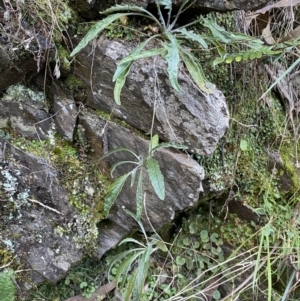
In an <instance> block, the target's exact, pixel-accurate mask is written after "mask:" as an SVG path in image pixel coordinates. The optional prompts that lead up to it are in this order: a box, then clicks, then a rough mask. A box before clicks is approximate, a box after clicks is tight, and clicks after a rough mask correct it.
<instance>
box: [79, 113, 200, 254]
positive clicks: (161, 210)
mask: <svg viewBox="0 0 300 301" xmlns="http://www.w3.org/2000/svg"><path fill="white" fill-rule="evenodd" d="M80 123H81V124H82V125H83V127H84V128H85V130H86V134H87V136H88V137H89V141H90V143H91V146H92V148H93V149H95V150H97V151H98V152H99V154H100V153H101V152H102V154H104V153H106V152H108V151H110V150H113V149H116V148H119V147H126V148H128V149H130V150H132V151H134V152H135V153H136V154H138V155H139V156H141V157H143V158H146V156H147V152H148V149H149V141H148V140H146V139H143V138H141V137H139V136H137V135H135V134H134V133H133V132H132V131H131V130H130V129H127V128H124V127H122V126H120V125H117V124H115V123H113V122H109V121H106V120H104V119H102V118H101V117H96V116H95V115H93V114H90V113H86V114H85V115H84V116H81V117H80ZM155 158H156V159H157V161H158V162H159V166H160V169H161V171H162V174H163V176H164V182H165V189H166V198H165V200H164V201H161V200H159V198H158V197H157V196H156V194H155V192H154V190H153V188H152V186H151V184H150V182H149V179H148V176H147V173H146V172H144V173H143V187H144V196H145V208H144V211H146V212H147V216H146V215H145V214H143V215H142V219H141V220H142V222H143V224H144V226H145V229H146V231H153V228H154V229H159V228H160V227H162V226H163V225H164V224H165V223H167V222H169V221H170V220H172V219H173V218H174V216H175V213H176V212H177V211H181V210H183V209H185V208H187V207H189V206H191V205H194V204H195V203H196V202H197V201H198V199H199V193H200V191H201V190H202V185H201V182H202V180H203V179H204V170H203V168H202V167H201V166H200V165H199V164H198V163H197V162H196V161H194V160H192V159H191V158H189V156H188V155H187V154H183V153H181V152H179V151H175V150H172V149H165V148H163V149H161V150H158V151H157V153H156V154H155ZM130 160H132V161H134V156H132V155H131V154H128V152H117V153H114V154H112V155H111V156H109V157H108V158H106V159H105V160H104V164H105V166H103V164H102V168H104V169H105V170H107V169H108V168H109V167H111V166H112V165H113V164H115V163H116V162H122V161H130ZM131 169H132V165H130V164H126V165H121V166H119V167H118V168H117V169H116V171H115V173H114V176H115V177H118V176H121V175H123V174H125V173H127V172H129V171H130V170H131ZM128 182H129V181H128ZM135 199H136V186H135V185H134V186H133V187H131V185H130V183H128V185H125V187H124V188H123V189H122V191H121V193H120V195H119V197H118V199H117V201H116V202H115V205H114V207H113V209H112V210H111V214H110V215H109V220H110V221H111V222H112V223H113V224H115V225H116V226H113V229H115V228H117V229H118V230H117V231H115V230H114V231H111V227H112V226H110V227H108V228H107V230H106V229H105V228H104V229H102V231H101V233H100V247H99V249H98V251H97V254H98V255H99V254H100V255H102V254H103V253H104V251H103V248H104V247H105V246H106V247H107V244H102V237H103V239H104V241H109V240H111V241H114V242H115V241H116V237H115V235H114V233H115V232H119V233H122V235H125V234H127V233H129V232H130V231H131V230H132V229H134V228H136V227H137V224H136V223H135V221H134V220H133V219H131V218H130V217H129V216H128V214H127V213H126V212H125V211H124V210H123V209H122V208H123V207H125V208H127V209H128V210H130V211H131V212H136V202H135ZM107 233H112V234H113V235H108V234H107ZM107 236H108V237H110V239H108V238H107ZM117 239H119V235H118V236H117ZM109 247H111V244H110V245H109Z"/></svg>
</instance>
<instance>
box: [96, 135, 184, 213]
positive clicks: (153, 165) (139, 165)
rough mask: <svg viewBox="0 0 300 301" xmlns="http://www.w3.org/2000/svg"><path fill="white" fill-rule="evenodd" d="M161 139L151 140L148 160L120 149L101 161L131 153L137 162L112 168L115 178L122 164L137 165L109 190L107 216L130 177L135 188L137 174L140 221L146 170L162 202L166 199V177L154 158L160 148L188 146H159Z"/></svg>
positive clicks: (172, 144)
mask: <svg viewBox="0 0 300 301" xmlns="http://www.w3.org/2000/svg"><path fill="white" fill-rule="evenodd" d="M158 142H159V138H158V136H157V135H154V136H153V137H152V138H151V141H150V143H149V151H148V154H147V157H146V158H143V157H142V156H138V155H137V154H136V153H135V152H133V151H132V150H130V149H128V148H125V147H120V148H117V149H114V150H111V151H110V152H108V153H107V154H105V155H104V156H103V157H102V158H101V159H104V158H106V157H108V156H110V155H112V154H114V153H116V152H129V153H130V154H132V155H133V156H134V157H135V158H136V161H121V162H117V163H116V164H114V165H113V166H112V168H111V176H113V172H114V171H115V169H116V168H117V167H118V166H120V165H122V164H133V165H136V167H134V168H133V169H132V170H131V171H130V172H128V173H126V174H124V175H122V176H120V177H118V178H117V179H116V180H115V181H114V182H113V183H112V184H111V185H110V186H109V188H108V191H107V195H106V197H105V203H104V213H105V215H106V216H108V214H109V210H110V208H111V206H112V205H113V203H114V202H115V200H116V199H117V197H118V195H119V194H120V192H121V190H122V188H123V186H124V184H125V182H126V180H127V179H128V177H131V181H130V186H131V187H133V186H134V184H135V181H136V177H137V174H138V173H139V175H138V180H137V190H136V206H137V207H136V208H137V211H136V216H137V218H138V219H139V218H140V217H141V214H142V207H143V173H144V169H146V170H147V173H148V176H149V179H150V182H151V185H152V186H153V188H154V191H155V193H156V194H157V196H158V197H159V199H160V200H164V198H165V185H164V177H163V175H162V173H161V171H160V168H159V164H158V162H157V161H156V160H155V159H154V158H153V155H154V154H155V152H156V151H157V150H158V149H160V148H165V147H173V148H177V149H187V147H186V146H183V145H180V144H176V143H161V144H159V143H158Z"/></svg>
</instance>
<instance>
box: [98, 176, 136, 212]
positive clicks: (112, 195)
mask: <svg viewBox="0 0 300 301" xmlns="http://www.w3.org/2000/svg"><path fill="white" fill-rule="evenodd" d="M129 175H130V173H128V174H125V175H123V176H120V177H119V178H117V179H116V180H115V181H114V182H113V183H112V184H111V185H110V186H109V188H108V193H107V195H106V197H105V199H104V214H105V216H106V217H108V214H109V210H110V208H111V206H112V205H113V203H114V202H115V200H116V199H117V197H118V195H119V194H120V192H121V190H122V188H123V186H124V184H125V182H126V179H127V177H128V176H129Z"/></svg>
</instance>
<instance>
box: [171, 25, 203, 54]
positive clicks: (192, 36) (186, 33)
mask: <svg viewBox="0 0 300 301" xmlns="http://www.w3.org/2000/svg"><path fill="white" fill-rule="evenodd" d="M174 32H175V33H176V32H179V33H181V34H182V35H183V38H185V39H186V40H190V41H195V42H197V43H199V44H200V45H201V46H202V47H203V48H204V49H208V45H207V43H206V42H205V40H204V39H203V37H202V36H201V35H199V34H196V33H194V31H192V30H187V29H186V28H182V29H181V28H180V29H176V30H174Z"/></svg>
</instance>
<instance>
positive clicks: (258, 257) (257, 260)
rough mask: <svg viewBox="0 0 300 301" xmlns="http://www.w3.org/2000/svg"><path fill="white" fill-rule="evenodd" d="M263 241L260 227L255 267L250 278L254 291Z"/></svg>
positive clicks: (262, 231) (262, 230)
mask: <svg viewBox="0 0 300 301" xmlns="http://www.w3.org/2000/svg"><path fill="white" fill-rule="evenodd" d="M263 242H264V228H263V229H261V237H260V243H259V248H258V251H257V257H256V263H255V268H254V272H253V280H252V290H253V292H254V291H255V287H256V285H257V281H258V276H257V274H258V270H259V266H260V259H261V255H262V249H263Z"/></svg>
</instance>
